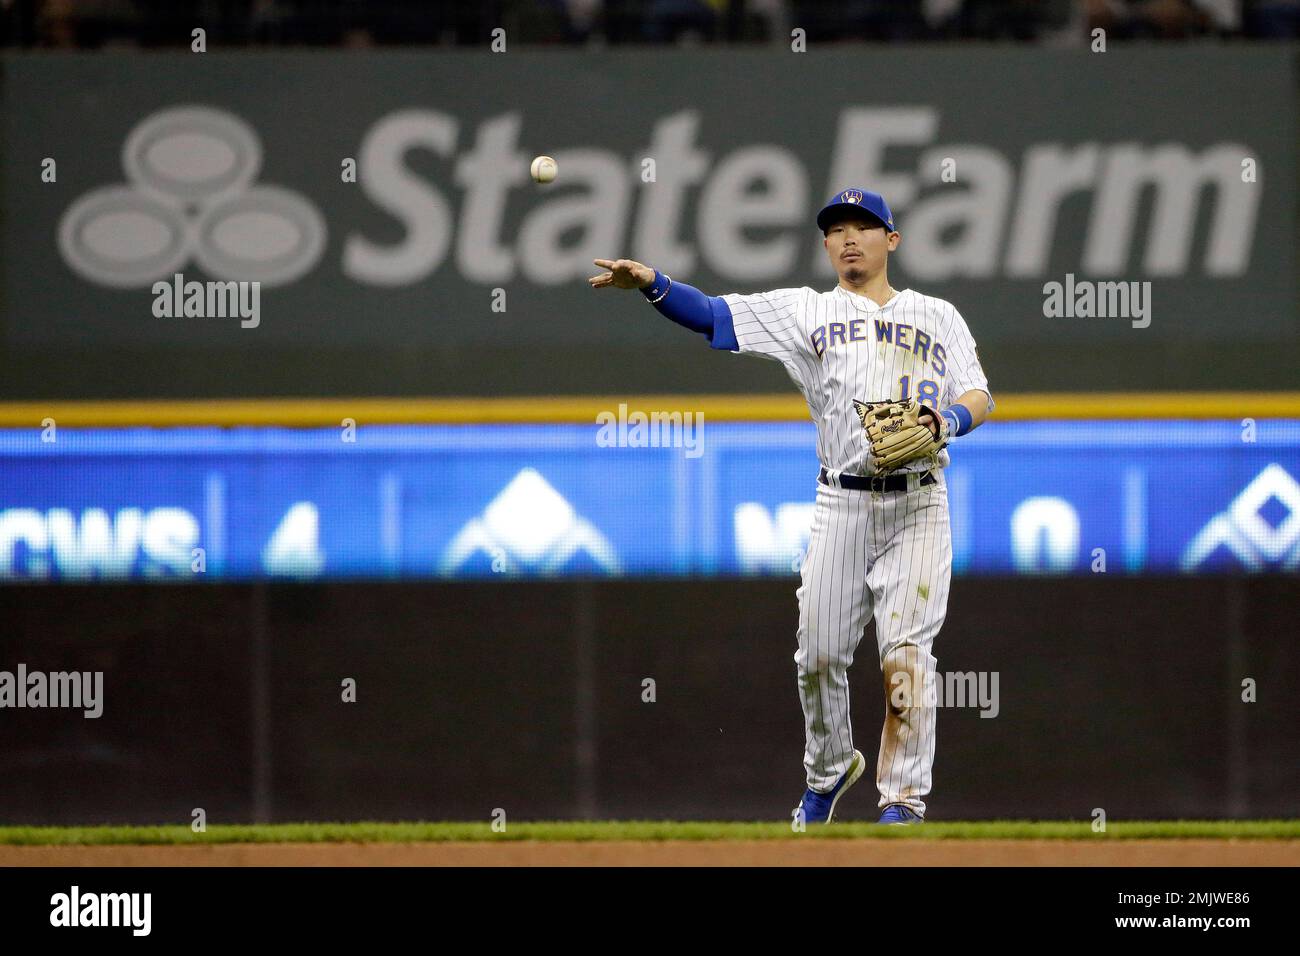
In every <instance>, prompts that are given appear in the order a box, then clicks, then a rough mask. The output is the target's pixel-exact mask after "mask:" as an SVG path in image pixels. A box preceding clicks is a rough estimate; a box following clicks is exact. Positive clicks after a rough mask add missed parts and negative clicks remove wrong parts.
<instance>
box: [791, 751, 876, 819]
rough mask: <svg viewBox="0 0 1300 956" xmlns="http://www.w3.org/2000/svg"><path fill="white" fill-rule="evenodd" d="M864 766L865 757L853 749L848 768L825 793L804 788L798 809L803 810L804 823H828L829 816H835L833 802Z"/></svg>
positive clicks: (852, 783) (857, 776) (853, 781)
mask: <svg viewBox="0 0 1300 956" xmlns="http://www.w3.org/2000/svg"><path fill="white" fill-rule="evenodd" d="M866 767H867V761H866V758H864V757H863V756H862V754H861V753H860V752H858V751H856V750H855V751H853V760H852V761H850V762H849V769H848V770H846V771H844V773H843V775H842V776H841V777H840V779H839V780H838V781H836V783H835V786H833V787H831V789H830V790H827V791H826V792H825V793H818V792H817V791H816V790H805V791H804V792H803V799H802V800H800V801H799V810H801V811H803V821H804V823H830V822H831V818H832V817H834V816H835V804H837V803H839V800H840V797H842V796H844V794H845V792H846V791H847V790H848V789H849V787H851V786H853V785H854V784H855V783H857V782H858V778H859V777H860V776H862V771H863V770H865V769H866ZM796 812H798V811H796Z"/></svg>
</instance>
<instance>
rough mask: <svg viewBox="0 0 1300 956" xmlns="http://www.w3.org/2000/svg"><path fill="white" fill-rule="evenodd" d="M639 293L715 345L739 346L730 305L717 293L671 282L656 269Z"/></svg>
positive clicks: (669, 316)
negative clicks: (714, 294)
mask: <svg viewBox="0 0 1300 956" xmlns="http://www.w3.org/2000/svg"><path fill="white" fill-rule="evenodd" d="M641 294H642V295H644V296H645V297H646V300H647V301H649V302H651V303H652V304H653V305H654V307H655V309H657V310H658V311H659V312H660V313H661V314H662V315H665V316H667V317H668V318H669V319H672V320H673V321H674V322H676V323H677V324H678V325H681V326H684V327H685V328H688V329H690V330H691V331H692V332H699V333H701V334H702V335H705V336H707V337H708V339H709V344H710V345H712V346H713V347H714V348H715V349H728V350H730V351H732V352H735V351H738V350H739V348H740V346H739V344H738V343H737V342H736V331H735V329H734V328H733V326H732V324H731V309H730V308H729V307H728V306H727V303H726V302H725V301H723V299H722V298H721V297H720V296H710V295H705V294H704V293H703V292H701V291H700V290H699V289H697V288H695V287H694V286H692V285H687V284H686V283H685V282H674V281H673V280H672V279H670V278H668V276H666V275H664V274H663V273H662V272H659V271H658V270H657V269H656V270H655V281H654V282H652V283H651V284H650V285H648V286H647V287H646V288H644V289H642V290H641ZM656 299H657V300H658V301H655V300H656Z"/></svg>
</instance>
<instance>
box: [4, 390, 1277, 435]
mask: <svg viewBox="0 0 1300 956" xmlns="http://www.w3.org/2000/svg"><path fill="white" fill-rule="evenodd" d="M995 399H996V400H997V409H996V411H995V412H994V415H993V418H994V420H997V421H1024V420H1033V419H1060V418H1101V419H1106V418H1110V419H1115V418H1170V419H1172V418H1204V419H1209V418H1220V419H1242V418H1257V419H1258V418H1300V392H1183V393H1166V392H1096V393H1092V392H1079V393H1053V392H1022V393H1017V394H999V395H996V396H995ZM620 404H622V405H626V406H627V412H629V413H630V412H633V411H642V412H645V413H650V412H673V411H682V412H702V413H703V414H704V419H705V421H805V420H807V418H808V409H807V407H806V406H805V405H804V402H803V399H802V398H800V397H799V396H798V395H795V394H788V395H787V394H772V395H635V396H545V397H537V398H527V397H524V398H329V399H315V398H268V399H258V400H253V399H237V400H229V399H223V400H214V401H125V402H63V401H49V402H0V427H4V428H39V427H41V423H42V422H43V421H44V420H45V419H47V418H52V419H54V421H55V422H56V423H57V424H58V425H60V426H62V427H72V428H77V427H108V426H120V425H157V426H175V425H221V426H237V425H283V426H289V427H310V426H332V425H338V424H339V423H340V422H342V421H343V419H345V418H351V419H353V420H355V421H356V422H357V424H358V425H364V424H381V423H409V424H436V423H443V424H472V423H484V422H595V421H596V416H597V414H599V413H600V412H610V413H612V414H614V415H615V416H617V415H618V414H619V411H618V407H619V405H620Z"/></svg>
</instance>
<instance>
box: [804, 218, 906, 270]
mask: <svg viewBox="0 0 1300 956" xmlns="http://www.w3.org/2000/svg"><path fill="white" fill-rule="evenodd" d="M897 237H898V233H896V232H893V233H891V232H890V231H889V230H887V229H886V228H885V227H884V226H882V225H880V224H879V223H878V222H876V221H875V220H874V219H872V220H868V219H844V220H842V221H840V222H836V223H832V224H831V227H830V228H829V229H828V230H826V238H825V239H824V240H822V244H823V245H824V246H825V247H826V254H827V255H829V256H830V258H831V265H832V266H834V267H835V271H836V272H837V273H838V274H839V275H840V276H841V277H842V278H845V279H848V280H849V281H850V282H861V281H863V280H865V279H867V278H869V277H870V276H874V275H878V274H879V273H880V272H881V271H882V270H883V269H884V268H885V260H886V258H887V256H888V254H889V253H890V252H891V251H892V250H893V249H894V247H895V246H897V245H898V239H897Z"/></svg>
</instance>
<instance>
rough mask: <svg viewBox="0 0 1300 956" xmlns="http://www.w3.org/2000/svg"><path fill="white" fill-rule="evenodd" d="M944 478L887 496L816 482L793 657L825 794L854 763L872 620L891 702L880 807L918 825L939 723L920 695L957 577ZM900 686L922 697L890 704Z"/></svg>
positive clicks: (880, 764)
mask: <svg viewBox="0 0 1300 956" xmlns="http://www.w3.org/2000/svg"><path fill="white" fill-rule="evenodd" d="M935 477H936V478H937V479H938V480H937V481H936V482H935V483H934V484H932V485H923V486H920V487H918V488H916V489H915V490H912V491H892V492H879V493H877V492H871V491H860V490H853V489H847V488H839V487H834V486H831V485H823V484H821V483H818V485H817V504H816V507H815V509H814V511H813V523H812V537H811V539H810V540H809V543H808V553H807V554H806V555H805V557H804V561H803V567H802V569H801V578H802V581H801V583H800V586H799V650H798V651H797V652H796V653H795V656H794V659H795V663H796V664H797V665H798V673H799V696H800V699H801V701H802V704H803V712H804V727H805V733H806V748H805V751H804V769H805V770H806V772H807V778H808V786H809V787H811V788H812V789H814V790H820V791H825V790H829V789H830V788H831V787H833V786H834V785H835V781H836V780H837V779H838V778H839V776H840V775H841V774H842V773H844V771H845V770H847V769H848V766H849V762H850V760H851V759H852V756H853V730H852V726H851V724H850V721H849V685H848V673H847V672H848V668H849V665H851V664H852V663H853V654H854V652H855V651H856V650H857V646H858V642H859V641H860V640H861V639H862V634H863V631H864V629H865V628H866V625H867V621H868V620H870V619H871V616H872V614H873V612H874V614H875V618H876V637H877V643H878V645H879V651H880V666H881V673H882V677H883V687H884V689H885V697H886V701H885V705H886V706H885V722H884V727H883V729H882V730H881V735H880V756H879V759H878V760H877V763H876V785H877V787H878V788H879V789H880V806H882V807H883V806H885V805H886V804H890V803H902V804H906V805H907V806H909V807H911V808H912V809H913V810H914V811H916V812H917V813H918V814H924V813H925V801H924V800H923V799H922V798H923V797H924V796H925V795H926V794H927V793H929V792H930V784H931V768H932V766H933V764H934V731H935V716H936V709H935V707H933V706H923V704H924V703H925V701H924V700H923V697H922V694H921V690H922V688H924V687H926V686H928V684H927V683H925V682H926V681H927V680H932V679H933V677H934V666H935V658H934V656H933V655H932V654H931V652H930V649H931V646H932V645H933V643H934V638H935V635H936V634H938V633H939V628H940V627H942V626H943V620H944V616H945V614H946V613H947V609H948V586H949V583H950V580H951V577H952V537H951V532H950V529H949V523H948V491H947V484H946V482H945V481H944V479H943V473H942V472H941V471H936V472H935ZM902 681H907V682H908V683H907V684H905V685H904V684H902V683H901V682H902ZM899 686H907V687H910V688H915V689H916V693H914V694H913V695H912V698H911V699H908V698H906V697H905V696H904V695H901V694H897V693H895V694H892V695H891V694H890V689H891V688H896V687H899ZM891 697H892V700H891Z"/></svg>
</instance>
